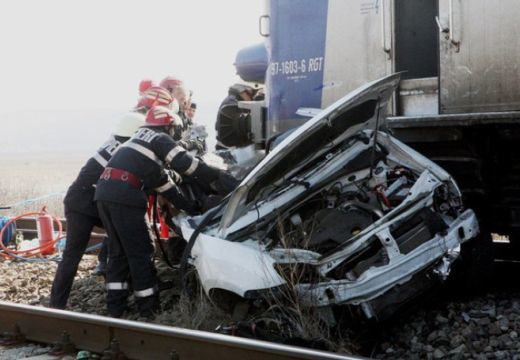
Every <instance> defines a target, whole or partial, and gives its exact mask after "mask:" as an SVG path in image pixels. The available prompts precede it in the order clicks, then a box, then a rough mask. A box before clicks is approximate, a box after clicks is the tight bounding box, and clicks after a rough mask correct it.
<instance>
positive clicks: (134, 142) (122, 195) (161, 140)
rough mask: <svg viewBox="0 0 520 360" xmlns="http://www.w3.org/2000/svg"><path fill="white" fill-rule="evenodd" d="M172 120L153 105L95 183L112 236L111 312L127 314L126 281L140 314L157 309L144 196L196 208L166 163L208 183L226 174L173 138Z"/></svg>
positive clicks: (182, 207) (190, 210) (189, 210)
mask: <svg viewBox="0 0 520 360" xmlns="http://www.w3.org/2000/svg"><path fill="white" fill-rule="evenodd" d="M173 119H174V116H173V114H172V112H171V111H170V110H169V109H167V108H165V107H161V106H157V107H152V108H151V109H150V110H149V111H148V113H147V115H146V122H145V125H144V126H142V127H141V128H140V129H139V130H138V131H137V132H136V133H135V134H134V136H133V137H132V138H131V139H130V140H129V141H128V142H126V143H125V144H124V145H123V146H122V147H121V148H120V150H119V151H118V152H117V153H116V154H115V155H114V156H113V157H112V158H111V159H110V161H109V162H108V164H107V167H106V168H105V171H104V172H103V174H102V175H101V177H100V178H99V181H98V183H97V186H96V195H95V199H96V201H97V205H98V210H99V213H100V215H101V219H102V220H103V224H104V225H105V228H106V230H107V233H108V236H109V238H110V241H109V252H108V253H109V261H108V269H107V270H108V271H107V283H106V287H107V309H108V313H109V315H110V316H113V317H121V316H123V314H124V313H125V310H126V307H127V297H128V295H129V293H130V286H131V287H132V290H133V294H134V297H135V299H136V304H137V307H138V310H139V313H140V315H141V316H143V317H153V316H154V314H155V313H156V312H158V311H159V310H160V303H159V293H158V280H157V276H156V270H155V267H154V263H153V254H154V248H153V245H152V239H151V238H150V234H149V232H148V227H147V224H146V220H145V214H146V206H147V196H148V195H149V194H151V193H152V192H157V193H158V194H160V195H161V196H162V197H163V198H165V199H166V200H168V201H169V202H171V203H172V204H173V205H174V206H175V207H176V208H177V209H179V210H184V211H186V212H187V213H189V214H191V213H195V212H197V211H198V209H199V205H198V204H197V203H196V202H194V201H190V200H188V199H187V198H186V197H184V196H183V194H182V193H181V192H180V191H179V188H178V187H177V186H176V185H175V184H174V183H173V182H172V181H171V179H170V178H169V177H168V176H167V174H166V172H165V171H164V169H165V167H167V168H170V169H172V170H174V171H176V172H177V173H179V174H181V175H182V176H187V177H190V178H191V179H192V180H193V181H196V182H199V183H201V184H204V185H205V186H210V187H212V186H217V183H219V180H220V179H222V178H226V177H227V175H226V174H225V173H222V172H221V171H220V170H217V169H215V168H212V167H210V166H208V165H207V164H205V163H204V162H203V161H201V160H199V159H196V158H194V157H192V156H191V155H189V154H188V153H187V152H186V150H185V149H184V148H182V147H181V146H179V145H178V144H177V143H176V142H175V141H174V140H173V139H172V137H171V133H172V132H173V126H172V121H173ZM220 183H221V184H222V182H220ZM235 185H236V184H232V186H230V189H229V190H231V189H232V188H233V187H234V186H235ZM130 281H131V284H130Z"/></svg>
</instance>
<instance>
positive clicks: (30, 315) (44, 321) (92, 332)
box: [0, 301, 361, 360]
mask: <svg viewBox="0 0 520 360" xmlns="http://www.w3.org/2000/svg"><path fill="white" fill-rule="evenodd" d="M0 332H2V333H3V334H4V337H5V335H8V336H11V337H12V339H15V340H16V343H18V344H23V343H24V342H37V343H44V344H55V343H57V342H61V343H62V345H63V347H65V348H69V349H77V350H88V351H91V352H94V353H98V354H103V353H104V354H105V357H107V358H109V359H111V358H114V359H116V358H117V359H119V358H120V356H121V355H122V356H124V357H125V358H129V359H170V360H176V359H228V360H234V359H240V360H242V359H247V360H256V359H267V360H269V359H278V360H282V359H361V358H360V357H353V356H346V355H339V354H335V353H330V352H323V351H315V350H310V349H305V348H299V347H294V346H286V345H281V344H275V343H270V342H265V341H258V340H251V339H244V338H237V337H233V336H227V335H221V334H214V333H209V332H204V331H197V330H187V329H181V328H176V327H169V326H163V325H156V324H149V323H142V322H137V321H129V320H121V319H112V318H107V317H103V316H97V315H89V314H81V313H74V312H70V311H63V310H55V309H49V308H44V307H35V306H29V305H21V304H14V303H9V302H3V301H0Z"/></svg>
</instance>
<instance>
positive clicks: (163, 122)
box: [145, 106, 175, 126]
mask: <svg viewBox="0 0 520 360" xmlns="http://www.w3.org/2000/svg"><path fill="white" fill-rule="evenodd" d="M174 119H175V115H174V114H173V113H172V111H171V110H170V109H168V108H167V107H164V106H152V107H151V108H150V110H148V112H147V113H146V120H145V126H167V125H171V123H172V122H173V121H174Z"/></svg>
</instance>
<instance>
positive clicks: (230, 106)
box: [215, 83, 258, 150]
mask: <svg viewBox="0 0 520 360" xmlns="http://www.w3.org/2000/svg"><path fill="white" fill-rule="evenodd" d="M257 92H258V89H256V88H254V87H253V86H251V85H249V84H245V83H236V84H233V85H232V86H230V87H229V89H228V95H227V97H226V98H225V99H224V100H223V101H222V103H221V104H220V106H219V109H218V112H217V121H216V122H215V130H216V131H217V145H216V148H217V150H222V149H227V148H228V147H231V146H243V145H246V144H242V143H240V142H243V141H244V140H243V139H240V140H239V144H235V143H234V141H236V139H232V140H233V141H232V142H231V143H230V142H229V139H227V141H226V139H222V138H221V134H220V130H221V126H222V124H226V122H225V119H233V121H234V122H236V123H239V122H242V121H243V120H245V119H246V118H248V117H249V116H250V115H249V110H245V109H241V108H239V107H238V102H239V101H252V100H256V97H255V95H256V93H257ZM223 119H224V120H223ZM225 142H226V143H225Z"/></svg>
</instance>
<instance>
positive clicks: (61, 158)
mask: <svg viewBox="0 0 520 360" xmlns="http://www.w3.org/2000/svg"><path fill="white" fill-rule="evenodd" d="M0 156H2V161H1V162H0V163H1V164H2V166H1V167H0V206H7V205H12V204H16V206H13V208H12V209H9V210H0V211H1V213H0V214H1V215H10V216H14V215H18V214H22V213H25V212H30V211H38V210H40V209H41V208H42V206H44V205H47V207H48V211H49V213H50V214H51V215H55V216H60V217H61V216H63V204H62V200H63V195H64V193H65V191H67V188H68V187H69V185H70V184H71V182H72V181H73V180H74V179H75V178H76V176H77V174H78V172H79V170H80V168H81V167H82V166H83V164H84V163H85V162H86V160H87V159H88V158H89V155H88V154H69V153H33V154H1V155H0ZM32 199H36V200H35V201H28V200H32Z"/></svg>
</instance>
